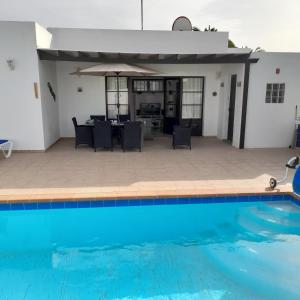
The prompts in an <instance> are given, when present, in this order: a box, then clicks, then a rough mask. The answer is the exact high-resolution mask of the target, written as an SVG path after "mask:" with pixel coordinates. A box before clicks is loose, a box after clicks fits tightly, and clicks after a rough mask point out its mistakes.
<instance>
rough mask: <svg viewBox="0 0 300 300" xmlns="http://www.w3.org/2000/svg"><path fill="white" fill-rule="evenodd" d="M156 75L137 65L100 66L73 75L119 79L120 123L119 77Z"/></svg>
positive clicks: (116, 64) (80, 70)
mask: <svg viewBox="0 0 300 300" xmlns="http://www.w3.org/2000/svg"><path fill="white" fill-rule="evenodd" d="M153 74H156V72H155V71H153V70H150V69H147V68H142V67H139V66H135V65H128V64H119V63H111V64H99V65H95V66H92V67H88V68H82V69H80V68H79V69H78V70H77V71H76V72H73V73H71V75H90V76H116V77H117V107H118V121H119V107H120V94H119V76H145V75H153Z"/></svg>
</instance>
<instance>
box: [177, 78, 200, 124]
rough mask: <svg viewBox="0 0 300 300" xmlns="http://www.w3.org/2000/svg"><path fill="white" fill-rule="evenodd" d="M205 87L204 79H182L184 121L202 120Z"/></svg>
mask: <svg viewBox="0 0 300 300" xmlns="http://www.w3.org/2000/svg"><path fill="white" fill-rule="evenodd" d="M203 86H204V78H203V77H197V78H183V79H182V103H181V118H182V119H201V118H202V104H203Z"/></svg>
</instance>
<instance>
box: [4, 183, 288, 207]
mask: <svg viewBox="0 0 300 300" xmlns="http://www.w3.org/2000/svg"><path fill="white" fill-rule="evenodd" d="M289 193H292V189H291V187H289V186H281V187H280V189H279V188H277V189H275V190H270V189H269V188H263V187H248V188H241V187H237V188H233V187H228V188H223V187H220V188H215V187H214V188H198V187H197V186H196V187H193V188H183V187H181V186H180V185H178V186H176V187H175V188H174V187H173V188H168V187H166V188H161V187H160V188H157V189H155V190H154V189H136V188H131V187H127V188H126V187H125V188H115V187H104V188H101V187H90V188H80V187H76V188H41V189H38V188H32V189H25V188H22V189H2V190H1V189H0V203H18V202H28V201H31V202H51V201H84V200H91V199H92V200H121V199H129V198H130V199H144V198H169V197H171V198H173V197H176V198H177V197H213V196H215V197H216V196H227V195H236V196H242V195H261V194H264V195H274V194H277V195H278V194H289ZM292 194H293V193H292Z"/></svg>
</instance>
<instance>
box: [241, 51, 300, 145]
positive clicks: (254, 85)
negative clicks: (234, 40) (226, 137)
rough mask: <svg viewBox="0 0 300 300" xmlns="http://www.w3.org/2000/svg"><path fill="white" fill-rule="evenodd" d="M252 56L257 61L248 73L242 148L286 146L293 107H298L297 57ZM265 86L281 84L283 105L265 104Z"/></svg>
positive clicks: (299, 76) (299, 63) (290, 134)
mask: <svg viewBox="0 0 300 300" xmlns="http://www.w3.org/2000/svg"><path fill="white" fill-rule="evenodd" d="M255 57H258V58H259V61H258V63H257V64H253V65H251V71H250V72H251V73H250V83H249V97H248V109H247V122H246V139H245V147H246V148H267V147H268V148H273V147H274V148H279V147H288V146H289V145H291V144H292V140H293V134H294V129H295V106H296V105H298V107H299V106H300V73H299V70H300V54H299V53H256V54H255ZM276 68H280V74H276ZM267 83H285V99H284V103H278V104H277V103H274V104H272V103H270V104H268V103H265V96H266V85H267Z"/></svg>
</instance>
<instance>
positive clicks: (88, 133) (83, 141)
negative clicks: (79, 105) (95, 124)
mask: <svg viewBox="0 0 300 300" xmlns="http://www.w3.org/2000/svg"><path fill="white" fill-rule="evenodd" d="M72 121H73V125H74V129H75V149H77V147H78V146H79V145H88V146H90V147H92V146H93V137H92V130H91V127H90V126H86V125H78V124H77V120H76V118H75V117H73V118H72Z"/></svg>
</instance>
